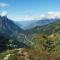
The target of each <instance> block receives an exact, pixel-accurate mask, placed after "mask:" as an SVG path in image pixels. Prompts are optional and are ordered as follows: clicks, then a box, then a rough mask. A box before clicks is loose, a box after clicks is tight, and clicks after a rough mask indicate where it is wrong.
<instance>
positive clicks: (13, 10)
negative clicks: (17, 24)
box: [0, 0, 60, 21]
mask: <svg viewBox="0 0 60 60" xmlns="http://www.w3.org/2000/svg"><path fill="white" fill-rule="evenodd" d="M47 13H48V15H49V14H50V15H49V17H54V16H56V15H60V0H0V14H2V16H3V15H7V16H8V18H10V19H12V20H15V21H20V20H34V19H40V18H41V17H45V15H44V14H46V15H47ZM51 15H54V16H51Z"/></svg>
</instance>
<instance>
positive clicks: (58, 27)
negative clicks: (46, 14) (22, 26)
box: [26, 19, 60, 35]
mask: <svg viewBox="0 0 60 60" xmlns="http://www.w3.org/2000/svg"><path fill="white" fill-rule="evenodd" d="M59 31H60V19H56V20H55V21H54V22H52V23H49V24H46V25H43V26H36V27H34V28H32V29H28V30H26V33H29V34H35V33H38V34H39V33H40V34H46V35H49V34H52V33H57V32H59Z"/></svg>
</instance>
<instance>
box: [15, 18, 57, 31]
mask: <svg viewBox="0 0 60 60" xmlns="http://www.w3.org/2000/svg"><path fill="white" fill-rule="evenodd" d="M55 21H56V19H42V20H30V21H28V20H27V21H15V23H16V24H17V25H18V26H20V27H21V28H22V29H24V30H27V29H31V28H34V27H36V26H43V25H47V24H49V23H52V22H55Z"/></svg>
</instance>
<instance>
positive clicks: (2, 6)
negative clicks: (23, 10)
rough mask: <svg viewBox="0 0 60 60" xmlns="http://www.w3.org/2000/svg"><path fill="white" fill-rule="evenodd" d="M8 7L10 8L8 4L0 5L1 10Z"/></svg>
mask: <svg viewBox="0 0 60 60" xmlns="http://www.w3.org/2000/svg"><path fill="white" fill-rule="evenodd" d="M7 6H8V4H7V3H0V8H5V7H7Z"/></svg>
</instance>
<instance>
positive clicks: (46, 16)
mask: <svg viewBox="0 0 60 60" xmlns="http://www.w3.org/2000/svg"><path fill="white" fill-rule="evenodd" d="M55 18H60V12H47V13H45V14H37V15H36V14H35V15H33V14H32V15H29V14H26V15H21V16H14V17H12V19H15V20H23V21H25V20H29V21H30V20H44V19H55Z"/></svg>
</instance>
